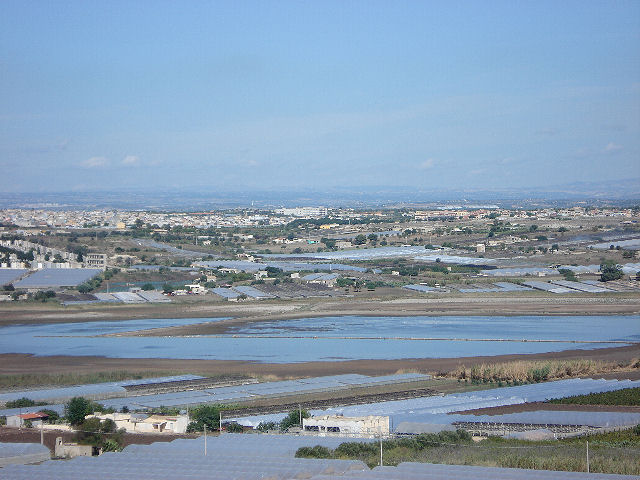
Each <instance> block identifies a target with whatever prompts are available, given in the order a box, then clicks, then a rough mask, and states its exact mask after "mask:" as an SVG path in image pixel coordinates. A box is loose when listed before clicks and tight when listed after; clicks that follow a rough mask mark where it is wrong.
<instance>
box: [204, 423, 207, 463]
mask: <svg viewBox="0 0 640 480" xmlns="http://www.w3.org/2000/svg"><path fill="white" fill-rule="evenodd" d="M204 456H205V457H206V456H207V425H206V424H205V426H204Z"/></svg>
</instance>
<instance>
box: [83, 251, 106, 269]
mask: <svg viewBox="0 0 640 480" xmlns="http://www.w3.org/2000/svg"><path fill="white" fill-rule="evenodd" d="M84 265H85V267H87V268H101V269H102V270H106V269H107V255H106V254H105V253H87V254H86V255H85V256H84Z"/></svg>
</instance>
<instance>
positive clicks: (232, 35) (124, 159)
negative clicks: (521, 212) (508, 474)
mask: <svg viewBox="0 0 640 480" xmlns="http://www.w3.org/2000/svg"><path fill="white" fill-rule="evenodd" d="M0 171H1V172H2V173H1V174H0V190H3V191H5V192H47V191H91V190H113V189H116V190H117V189H139V190H155V191H159V190H162V189H176V188H177V189H205V190H211V191H215V190H242V189H287V188H294V187H295V188H309V189H322V188H325V187H334V186H335V187H354V188H366V187H373V186H387V187H410V188H416V189H419V188H425V189H428V188H445V189H446V188H451V189H482V188H501V187H503V186H509V187H511V188H526V187H533V186H538V185H547V184H554V185H556V184H565V183H571V182H594V181H603V180H607V181H608V180H618V179H625V178H640V2H638V1H635V0H634V1H593V0H580V1H571V0H563V1H561V2H557V1H517V0H509V1H497V0H496V1H491V0H489V1H480V0H477V1H427V0H413V1H402V0H397V1H396V0H394V1H388V0H385V1H376V0H366V1H365V0H359V1H356V0H339V1H332V0H323V1H284V0H270V1H266V0H265V1H251V0H244V1H240V2H236V1H202V0H193V1H188V2H176V1H143V0H138V1H136V0H133V1H132V0H128V1H117V0H115V1H114V0H109V1H106V0H103V1H90V0H87V1H80V0H78V1H63V0H61V1H55V2H51V1H41V2H39V1H28V0H25V1H21V0H6V1H4V2H2V3H0Z"/></svg>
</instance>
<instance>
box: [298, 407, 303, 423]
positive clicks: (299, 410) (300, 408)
mask: <svg viewBox="0 0 640 480" xmlns="http://www.w3.org/2000/svg"><path fill="white" fill-rule="evenodd" d="M298 412H299V413H300V428H302V405H300V404H298Z"/></svg>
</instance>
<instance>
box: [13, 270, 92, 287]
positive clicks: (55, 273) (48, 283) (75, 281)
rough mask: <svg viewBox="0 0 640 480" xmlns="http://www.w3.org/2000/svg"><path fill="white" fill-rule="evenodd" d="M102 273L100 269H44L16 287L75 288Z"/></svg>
mask: <svg viewBox="0 0 640 480" xmlns="http://www.w3.org/2000/svg"><path fill="white" fill-rule="evenodd" d="M101 272H102V270H100V269H99V268H43V269H42V270H37V271H36V272H34V273H32V274H31V275H29V276H28V277H26V278H23V279H22V280H20V281H19V282H16V283H15V285H14V287H16V288H46V287H75V286H76V285H80V284H81V283H84V282H86V281H87V280H90V279H91V278H93V277H95V276H96V275H98V274H99V273H101Z"/></svg>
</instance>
